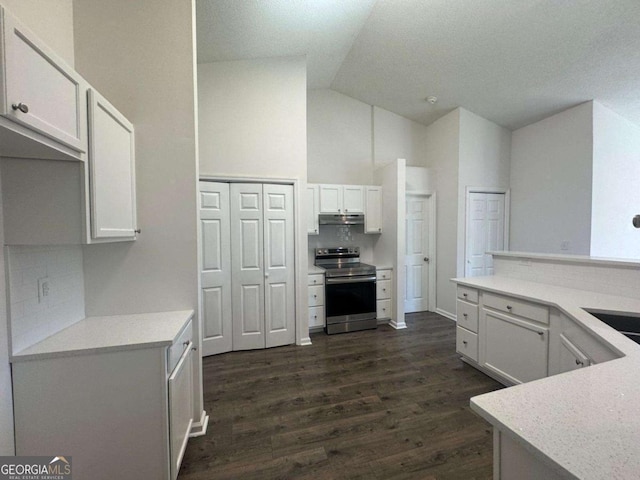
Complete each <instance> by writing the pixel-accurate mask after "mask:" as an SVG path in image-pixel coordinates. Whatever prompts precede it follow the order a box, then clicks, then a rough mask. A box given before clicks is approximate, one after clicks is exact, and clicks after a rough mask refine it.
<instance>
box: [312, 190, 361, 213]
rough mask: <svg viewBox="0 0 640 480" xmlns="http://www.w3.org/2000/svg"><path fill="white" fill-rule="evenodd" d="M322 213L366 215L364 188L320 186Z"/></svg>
mask: <svg viewBox="0 0 640 480" xmlns="http://www.w3.org/2000/svg"><path fill="white" fill-rule="evenodd" d="M320 213H364V187H363V186H362V185H320Z"/></svg>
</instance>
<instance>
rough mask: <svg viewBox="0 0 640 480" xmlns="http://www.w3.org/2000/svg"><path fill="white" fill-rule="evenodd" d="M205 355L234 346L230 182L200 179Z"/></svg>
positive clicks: (201, 272) (202, 309)
mask: <svg viewBox="0 0 640 480" xmlns="http://www.w3.org/2000/svg"><path fill="white" fill-rule="evenodd" d="M200 222H201V224H200V230H201V236H202V237H201V239H200V241H201V249H202V254H201V265H200V279H201V287H202V305H201V310H200V311H201V315H202V355H203V356H206V355H214V354H217V353H223V352H229V351H231V349H232V335H231V332H232V330H231V329H232V325H231V257H230V251H231V233H230V225H229V184H228V183H214V182H200Z"/></svg>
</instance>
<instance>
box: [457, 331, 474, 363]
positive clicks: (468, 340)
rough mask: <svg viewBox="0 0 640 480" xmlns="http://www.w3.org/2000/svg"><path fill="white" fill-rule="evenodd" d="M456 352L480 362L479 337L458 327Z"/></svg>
mask: <svg viewBox="0 0 640 480" xmlns="http://www.w3.org/2000/svg"><path fill="white" fill-rule="evenodd" d="M456 352H458V353H459V354H461V355H464V356H465V357H468V358H470V359H471V360H473V361H474V362H477V361H478V335H476V334H475V333H473V332H470V331H469V330H467V329H466V328H462V327H456Z"/></svg>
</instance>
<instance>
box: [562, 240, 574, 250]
mask: <svg viewBox="0 0 640 480" xmlns="http://www.w3.org/2000/svg"><path fill="white" fill-rule="evenodd" d="M570 246H571V242H569V240H563V241H562V242H561V243H560V250H569V247H570Z"/></svg>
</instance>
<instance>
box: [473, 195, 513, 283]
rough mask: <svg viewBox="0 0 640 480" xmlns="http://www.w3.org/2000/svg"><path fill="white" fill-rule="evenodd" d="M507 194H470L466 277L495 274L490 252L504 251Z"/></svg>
mask: <svg viewBox="0 0 640 480" xmlns="http://www.w3.org/2000/svg"><path fill="white" fill-rule="evenodd" d="M504 217H505V194H504V193H477V192H473V193H470V194H469V198H468V203H467V221H466V223H467V225H466V227H467V228H466V231H467V238H466V252H465V256H466V261H465V277H477V276H481V275H492V274H493V257H492V256H491V255H487V252H489V251H495V250H504V223H505V218H504Z"/></svg>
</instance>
